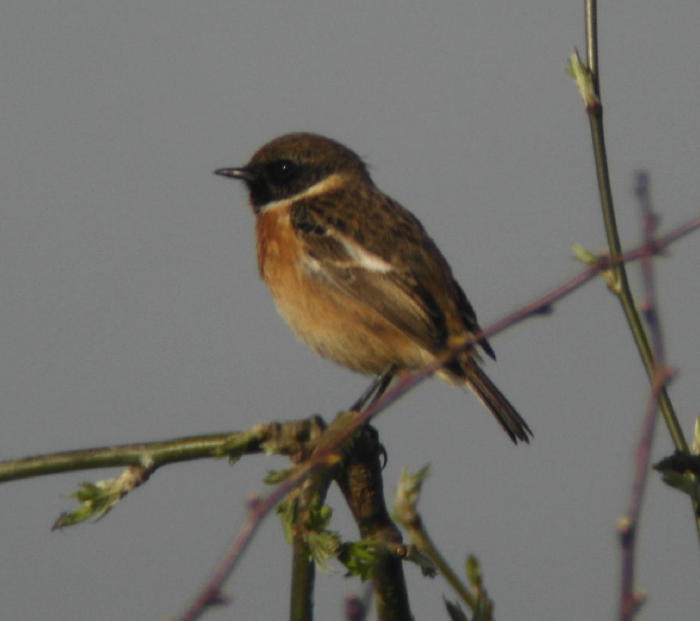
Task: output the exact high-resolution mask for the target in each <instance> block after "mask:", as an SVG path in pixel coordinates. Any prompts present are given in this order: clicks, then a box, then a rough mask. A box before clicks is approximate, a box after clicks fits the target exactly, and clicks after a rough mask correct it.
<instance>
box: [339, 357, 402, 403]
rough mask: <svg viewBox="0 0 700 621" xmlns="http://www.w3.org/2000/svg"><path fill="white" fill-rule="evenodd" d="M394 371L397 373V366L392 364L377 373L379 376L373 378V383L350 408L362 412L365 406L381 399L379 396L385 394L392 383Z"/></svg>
mask: <svg viewBox="0 0 700 621" xmlns="http://www.w3.org/2000/svg"><path fill="white" fill-rule="evenodd" d="M394 373H396V367H395V366H394V365H391V366H390V367H388V368H387V369H386V371H384V372H383V373H381V374H380V375H377V377H375V378H374V379H373V380H372V383H371V384H370V385H369V387H368V388H367V390H365V392H363V393H362V395H361V396H360V398H359V399H358V400H357V401H355V403H353V405H352V407H351V408H350V409H351V410H353V411H355V412H360V411H362V410H363V409H364V408H365V406H368V405H371V404H372V403H374V402H375V401H376V400H377V399H379V397H381V396H382V395H383V394H384V391H385V390H386V389H387V388H388V386H389V384H391V380H392V379H394Z"/></svg>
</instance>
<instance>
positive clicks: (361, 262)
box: [336, 235, 394, 274]
mask: <svg viewBox="0 0 700 621" xmlns="http://www.w3.org/2000/svg"><path fill="white" fill-rule="evenodd" d="M336 238H337V239H338V241H339V242H340V243H341V244H343V248H345V251H346V252H347V253H348V255H350V257H351V258H352V259H353V261H354V262H355V267H361V268H362V269H365V270H367V271H368V272H377V273H379V274H387V273H388V272H392V271H393V270H394V268H393V266H392V265H391V264H390V263H387V262H386V261H385V260H384V259H382V258H381V257H378V256H377V255H376V254H372V253H371V252H368V251H367V250H365V249H364V248H363V247H362V246H360V245H359V244H357V243H355V242H354V241H352V240H351V239H349V238H347V237H344V236H342V235H337V236H336Z"/></svg>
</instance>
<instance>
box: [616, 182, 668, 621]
mask: <svg viewBox="0 0 700 621" xmlns="http://www.w3.org/2000/svg"><path fill="white" fill-rule="evenodd" d="M635 194H636V196H637V199H638V201H639V205H640V208H641V212H642V218H643V234H644V245H645V247H646V248H647V249H648V253H647V254H646V255H645V256H643V257H641V268H642V276H643V283H644V301H643V303H642V312H643V313H644V318H645V320H646V322H647V326H648V327H649V333H650V335H651V342H652V346H653V355H654V374H653V376H652V381H651V390H650V394H649V398H648V401H647V406H646V411H645V414H644V421H643V425H642V431H641V434H640V437H639V443H638V446H637V453H636V456H635V474H634V483H633V485H632V491H631V493H630V498H629V502H628V506H627V513H626V515H625V516H624V517H623V518H622V519H621V520H620V521H619V523H618V532H619V534H620V545H621V547H622V570H621V584H620V605H619V612H618V619H619V620H620V621H630V620H631V619H632V617H633V616H634V615H635V613H636V612H637V610H639V607H640V605H641V604H642V603H643V602H644V595H643V594H642V593H640V592H638V591H635V589H634V573H635V558H636V553H635V550H636V541H637V532H638V529H639V518H640V512H641V508H642V501H643V499H644V491H645V489H646V483H647V479H648V476H649V463H650V456H651V447H652V442H653V439H654V430H655V428H656V421H657V413H658V398H659V393H660V392H661V390H662V389H663V387H664V386H665V385H666V384H667V383H668V381H669V380H670V379H671V378H672V377H673V370H672V369H670V368H667V367H666V366H665V355H664V346H663V334H662V329H661V322H660V319H659V307H658V299H657V295H656V283H655V280H654V268H653V263H652V257H653V253H654V235H655V233H656V229H657V226H658V220H659V219H658V216H657V215H656V214H655V213H654V212H653V210H652V207H651V198H650V194H649V176H648V174H647V173H645V172H638V173H637V182H636V186H635Z"/></svg>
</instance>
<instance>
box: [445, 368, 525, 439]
mask: <svg viewBox="0 0 700 621" xmlns="http://www.w3.org/2000/svg"><path fill="white" fill-rule="evenodd" d="M460 362H461V364H460V365H459V366H460V367H461V368H460V371H461V373H460V375H461V376H462V377H461V378H460V379H462V381H464V382H466V384H467V386H469V388H471V390H472V391H473V392H474V394H475V395H476V396H477V397H478V398H479V400H480V401H481V402H482V403H483V404H484V405H485V406H486V407H487V408H488V409H489V411H490V412H491V413H492V414H493V415H494V416H495V417H496V420H497V421H498V422H499V423H500V424H501V427H503V429H505V432H506V433H507V434H508V436H509V437H510V439H511V440H513V442H515V443H516V444H517V442H518V440H521V441H522V442H529V441H530V438H531V437H532V431H530V427H529V426H528V424H527V423H526V422H525V420H524V419H523V417H522V416H520V414H519V413H518V411H517V410H516V409H515V408H514V407H513V405H512V404H511V402H510V401H508V399H506V397H505V395H504V394H503V393H502V392H501V391H500V390H499V389H498V388H497V387H496V384H494V383H493V382H492V381H491V379H490V378H489V376H488V375H486V373H485V372H484V371H483V369H482V368H481V367H480V366H479V363H478V362H477V361H476V360H474V359H473V358H468V359H466V360H462V361H460Z"/></svg>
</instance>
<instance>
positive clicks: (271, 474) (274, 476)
mask: <svg viewBox="0 0 700 621" xmlns="http://www.w3.org/2000/svg"><path fill="white" fill-rule="evenodd" d="M292 472H294V468H285V469H284V470H268V471H267V476H265V478H264V479H263V483H265V484H266V485H278V484H280V483H282V482H284V481H286V480H287V479H288V478H289V475H290V474H292Z"/></svg>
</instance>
